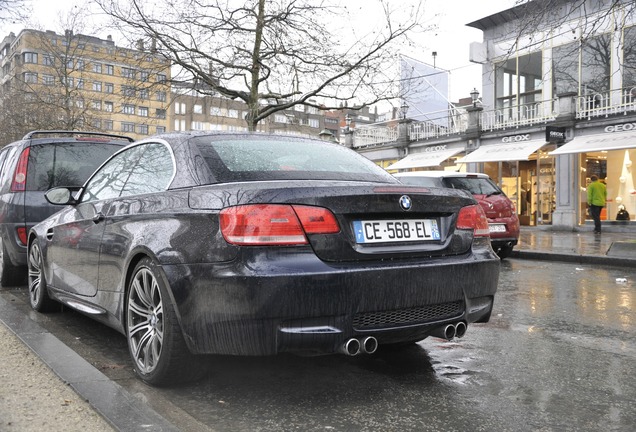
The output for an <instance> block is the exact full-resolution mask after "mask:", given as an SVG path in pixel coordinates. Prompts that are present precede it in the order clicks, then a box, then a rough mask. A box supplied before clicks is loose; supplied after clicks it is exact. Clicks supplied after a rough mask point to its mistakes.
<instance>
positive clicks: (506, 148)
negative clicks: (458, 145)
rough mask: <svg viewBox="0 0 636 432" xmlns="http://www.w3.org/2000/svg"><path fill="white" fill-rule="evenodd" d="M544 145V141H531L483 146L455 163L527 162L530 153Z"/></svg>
mask: <svg viewBox="0 0 636 432" xmlns="http://www.w3.org/2000/svg"><path fill="white" fill-rule="evenodd" d="M546 144H547V143H546V142H545V140H533V141H525V142H518V143H514V142H513V143H499V144H491V145H485V146H482V147H479V148H478V149H477V150H475V151H474V152H472V153H469V154H467V155H466V156H464V157H463V158H461V159H459V160H458V161H457V163H470V162H500V161H520V160H528V159H529V158H530V155H531V154H532V153H534V152H536V151H537V150H539V149H540V148H541V147H543V146H544V145H546Z"/></svg>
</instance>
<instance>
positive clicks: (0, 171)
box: [0, 147, 16, 186]
mask: <svg viewBox="0 0 636 432" xmlns="http://www.w3.org/2000/svg"><path fill="white" fill-rule="evenodd" d="M15 152H16V147H9V148H8V149H7V150H5V151H3V152H2V154H3V155H4V156H3V161H2V164H0V186H3V185H5V184H7V182H10V181H11V180H12V179H11V175H12V172H11V171H12V170H10V169H9V168H10V167H9V165H11V163H10V161H11V158H12V157H13V155H14V154H15Z"/></svg>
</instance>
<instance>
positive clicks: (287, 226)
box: [219, 204, 340, 246]
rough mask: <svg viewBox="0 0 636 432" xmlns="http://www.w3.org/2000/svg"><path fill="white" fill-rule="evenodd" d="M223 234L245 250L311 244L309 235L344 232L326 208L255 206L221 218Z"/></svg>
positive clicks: (233, 210) (229, 211) (230, 211)
mask: <svg viewBox="0 0 636 432" xmlns="http://www.w3.org/2000/svg"><path fill="white" fill-rule="evenodd" d="M219 221H220V225H221V233H222V234H223V237H224V238H225V240H226V241H227V242H228V243H231V244H235V245H241V246H261V245H269V246H291V245H302V244H307V243H308V241H307V237H306V236H305V233H307V234H334V233H337V232H339V231H340V226H339V225H338V222H337V221H336V217H335V216H334V215H333V213H331V212H330V211H329V210H327V209H325V208H322V207H311V206H297V205H281V204H255V205H243V206H236V207H228V208H225V209H223V210H221V213H220V214H219Z"/></svg>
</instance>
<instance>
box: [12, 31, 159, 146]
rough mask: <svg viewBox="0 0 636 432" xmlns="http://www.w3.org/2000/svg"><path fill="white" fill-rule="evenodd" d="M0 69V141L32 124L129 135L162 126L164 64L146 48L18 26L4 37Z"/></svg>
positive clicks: (18, 134)
mask: <svg viewBox="0 0 636 432" xmlns="http://www.w3.org/2000/svg"><path fill="white" fill-rule="evenodd" d="M0 67H1V72H0V104H1V110H0V111H1V114H0V126H1V127H0V131H1V132H0V134H1V135H2V136H0V141H1V143H6V142H10V141H12V140H15V139H18V138H20V137H21V136H23V135H24V134H25V133H26V132H27V131H29V130H33V129H49V130H50V129H62V130H68V129H71V130H93V131H102V132H108V133H117V134H125V135H128V136H131V137H133V138H136V139H139V138H143V137H146V136H149V135H152V134H155V133H161V132H164V131H166V130H167V125H168V105H169V103H170V84H169V82H170V78H171V77H170V63H169V62H168V61H166V60H165V59H163V58H161V57H159V56H158V55H156V54H154V53H153V50H152V47H148V48H147V49H145V47H143V46H142V45H141V43H140V44H139V45H138V46H137V47H136V48H135V49H131V48H123V47H118V46H116V45H115V43H114V41H113V39H112V37H110V36H109V37H107V38H106V39H100V38H97V37H93V36H86V35H82V34H74V33H73V32H72V31H66V32H65V34H57V33H55V32H52V31H39V30H33V29H25V30H23V31H21V32H20V33H19V34H18V35H17V36H16V35H15V34H14V33H11V34H9V35H7V36H6V37H5V38H4V39H3V41H2V44H1V45H0Z"/></svg>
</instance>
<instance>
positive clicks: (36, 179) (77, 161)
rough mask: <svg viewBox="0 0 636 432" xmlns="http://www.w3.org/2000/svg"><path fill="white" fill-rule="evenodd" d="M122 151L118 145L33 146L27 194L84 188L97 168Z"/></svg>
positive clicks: (74, 143)
mask: <svg viewBox="0 0 636 432" xmlns="http://www.w3.org/2000/svg"><path fill="white" fill-rule="evenodd" d="M121 148H122V146H120V145H116V144H108V143H94V142H72V143H54V144H46V145H35V146H32V147H31V150H30V153H29V165H28V168H27V169H28V171H27V184H26V190H29V191H46V190H48V189H51V188H53V187H57V186H82V185H83V184H84V182H85V181H86V179H88V177H89V176H90V175H91V174H92V173H93V171H95V169H97V167H99V166H100V165H101V164H102V163H103V162H104V161H105V160H106V159H107V158H108V157H109V156H110V155H112V154H113V153H115V152H116V151H117V150H119V149H121Z"/></svg>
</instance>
